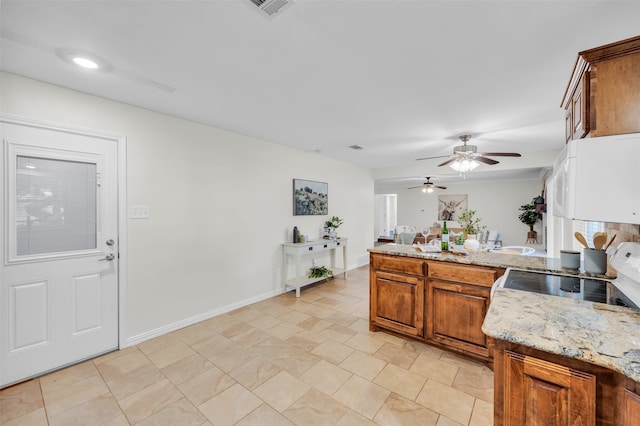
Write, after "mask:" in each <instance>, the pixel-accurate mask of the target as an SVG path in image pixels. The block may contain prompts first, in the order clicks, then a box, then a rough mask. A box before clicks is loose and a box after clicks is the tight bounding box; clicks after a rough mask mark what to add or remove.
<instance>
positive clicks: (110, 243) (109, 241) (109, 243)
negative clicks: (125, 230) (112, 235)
mask: <svg viewBox="0 0 640 426" xmlns="http://www.w3.org/2000/svg"><path fill="white" fill-rule="evenodd" d="M115 243H116V242H115V241H113V240H111V239H109V240H107V245H108V246H112V245H114V244H115Z"/></svg>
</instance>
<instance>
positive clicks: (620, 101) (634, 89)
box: [561, 36, 640, 141]
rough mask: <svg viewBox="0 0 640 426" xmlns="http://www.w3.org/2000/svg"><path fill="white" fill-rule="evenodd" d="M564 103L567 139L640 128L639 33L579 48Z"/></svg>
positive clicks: (611, 133)
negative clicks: (619, 39)
mask: <svg viewBox="0 0 640 426" xmlns="http://www.w3.org/2000/svg"><path fill="white" fill-rule="evenodd" d="M561 106H562V107H563V108H564V109H565V114H566V115H565V120H566V123H565V129H566V135H565V137H566V140H567V141H569V140H571V139H580V138H583V137H586V136H591V137H597V136H609V135H618V134H625V133H636V132H640V118H639V117H640V36H637V37H633V38H629V39H626V40H621V41H619V42H616V43H611V44H607V45H605V46H600V47H596V48H594V49H590V50H585V51H583V52H580V53H579V54H578V59H577V60H576V64H575V66H574V69H573V73H572V74H571V79H570V81H569V84H568V86H567V89H566V91H565V93H564V96H563V98H562V104H561Z"/></svg>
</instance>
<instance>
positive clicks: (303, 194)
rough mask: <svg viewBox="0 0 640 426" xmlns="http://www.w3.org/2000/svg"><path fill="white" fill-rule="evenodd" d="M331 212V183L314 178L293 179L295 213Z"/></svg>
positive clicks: (323, 213) (295, 214)
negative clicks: (316, 180)
mask: <svg viewBox="0 0 640 426" xmlns="http://www.w3.org/2000/svg"><path fill="white" fill-rule="evenodd" d="M326 214H329V184H327V183H326V182H314V181H312V180H303V179H294V180H293V215H294V216H306V215H326Z"/></svg>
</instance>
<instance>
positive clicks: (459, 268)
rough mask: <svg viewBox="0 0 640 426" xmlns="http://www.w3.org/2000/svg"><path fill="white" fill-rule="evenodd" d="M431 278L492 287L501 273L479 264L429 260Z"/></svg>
mask: <svg viewBox="0 0 640 426" xmlns="http://www.w3.org/2000/svg"><path fill="white" fill-rule="evenodd" d="M427 274H428V276H429V278H438V279H441V280H447V281H455V282H459V283H466V284H478V285H483V286H487V287H491V286H492V285H493V283H494V282H495V281H496V280H497V279H498V277H499V276H500V275H501V274H500V273H499V271H498V270H496V269H490V268H481V267H477V266H466V265H456V264H453V263H447V262H427Z"/></svg>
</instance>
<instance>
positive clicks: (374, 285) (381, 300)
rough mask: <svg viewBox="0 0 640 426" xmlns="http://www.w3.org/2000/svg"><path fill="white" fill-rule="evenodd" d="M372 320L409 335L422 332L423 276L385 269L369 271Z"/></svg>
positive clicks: (416, 334) (421, 333) (417, 334)
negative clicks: (393, 272) (400, 273)
mask: <svg viewBox="0 0 640 426" xmlns="http://www.w3.org/2000/svg"><path fill="white" fill-rule="evenodd" d="M370 287H371V300H370V303H371V307H370V311H371V321H372V322H373V323H375V324H377V325H380V326H382V327H384V328H388V329H392V330H396V331H399V332H402V333H406V334H410V335H412V336H422V335H423V332H424V326H423V312H424V278H421V277H412V276H406V275H399V274H392V273H387V272H380V271H372V274H371V286H370Z"/></svg>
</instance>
